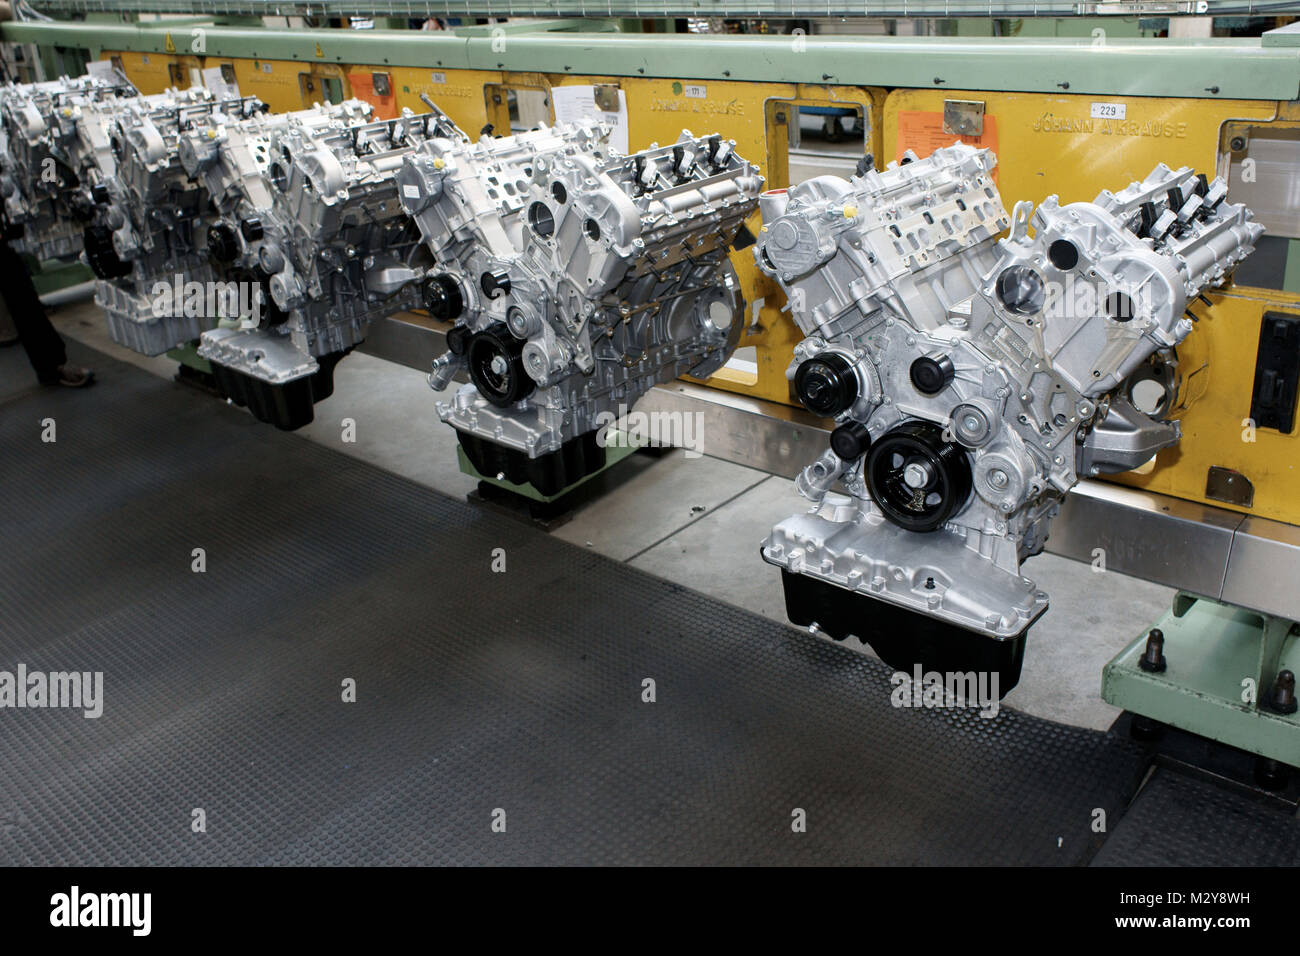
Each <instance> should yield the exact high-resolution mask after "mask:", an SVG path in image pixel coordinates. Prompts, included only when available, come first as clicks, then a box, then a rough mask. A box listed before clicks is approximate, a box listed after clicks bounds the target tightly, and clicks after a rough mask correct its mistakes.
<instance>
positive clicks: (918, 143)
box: [894, 110, 998, 182]
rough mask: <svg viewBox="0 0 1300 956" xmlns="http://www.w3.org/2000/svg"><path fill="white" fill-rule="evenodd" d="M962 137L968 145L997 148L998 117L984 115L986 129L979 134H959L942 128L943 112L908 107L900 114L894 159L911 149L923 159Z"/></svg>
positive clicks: (898, 158) (980, 147) (995, 177)
mask: <svg viewBox="0 0 1300 956" xmlns="http://www.w3.org/2000/svg"><path fill="white" fill-rule="evenodd" d="M958 140H961V141H962V142H963V143H966V144H967V145H970V146H974V147H976V148H979V149H991V150H993V152H994V153H996V152H997V151H998V121H997V118H996V117H993V116H989V115H988V114H987V113H986V114H985V115H984V132H983V133H981V134H980V135H979V136H958V135H957V134H955V133H945V132H944V130H943V113H937V112H935V113H932V112H926V111H924V110H906V111H902V112H900V113H899V114H898V146H897V149H896V150H895V155H894V159H895V160H900V159H902V158H903V153H904V152H906V151H907V150H909V149H910V150H912V152H914V153H916V155H917V156H918V157H919V158H921V159H924V158H925V157H927V156H929V155H930V154H931V153H933V152H934V151H935V150H936V149H939V148H940V147H942V146H951V145H952V144H953V143H955V142H957V141H958ZM997 174H998V171H997V168H996V167H994V170H993V178H994V181H995V182H996V181H997Z"/></svg>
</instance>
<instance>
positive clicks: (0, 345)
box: [0, 335, 20, 349]
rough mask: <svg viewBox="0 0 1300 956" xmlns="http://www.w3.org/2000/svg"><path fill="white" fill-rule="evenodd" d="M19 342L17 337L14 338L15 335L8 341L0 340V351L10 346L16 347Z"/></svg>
mask: <svg viewBox="0 0 1300 956" xmlns="http://www.w3.org/2000/svg"><path fill="white" fill-rule="evenodd" d="M19 341H20V340H19V338H18V336H16V335H15V336H13V337H12V338H8V339H0V349H7V348H9V347H10V346H11V345H17V344H18V342H19Z"/></svg>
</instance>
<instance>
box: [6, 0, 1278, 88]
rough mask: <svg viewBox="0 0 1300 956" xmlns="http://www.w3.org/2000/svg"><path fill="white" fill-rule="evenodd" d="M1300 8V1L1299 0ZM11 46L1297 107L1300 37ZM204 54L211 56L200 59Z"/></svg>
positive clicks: (175, 41)
mask: <svg viewBox="0 0 1300 956" xmlns="http://www.w3.org/2000/svg"><path fill="white" fill-rule="evenodd" d="M1296 2H1297V3H1300V0H1296ZM0 38H3V39H5V40H10V41H15V42H19V43H35V44H41V45H50V46H55V47H63V48H68V49H78V48H79V49H83V50H86V51H87V52H88V53H89V54H90V55H91V56H93V57H98V55H99V53H100V51H103V50H130V51H137V52H142V53H161V54H191V53H192V54H199V55H203V56H209V57H212V56H226V57H252V58H266V59H280V60H299V61H302V62H308V63H310V62H317V63H349V64H372V65H377V66H378V65H393V66H411V67H425V68H429V69H434V70H437V69H457V68H459V69H478V70H490V71H495V70H506V71H524V72H540V73H556V74H564V73H581V74H584V75H588V76H629V77H662V78H671V79H679V78H690V79H718V80H755V81H770V80H772V79H773V78H776V77H779V78H780V79H781V80H782V81H783V82H786V83H813V84H832V85H860V86H881V87H888V88H912V89H946V90H964V89H974V90H989V91H999V90H1000V91H1017V92H1044V93H1061V92H1069V93H1086V94H1112V95H1117V96H1176V97H1190V98H1203V99H1255V100H1258V99H1263V100H1290V99H1295V98H1296V97H1297V95H1298V94H1300V46H1298V45H1297V44H1300V34H1294V33H1283V32H1282V31H1275V32H1274V33H1270V34H1268V35H1266V36H1264V37H1263V38H1253V39H1250V38H1246V39H1213V40H1176V39H1112V40H1105V41H1104V42H1097V41H1095V40H1088V39H1058V38H1047V39H1026V38H995V37H985V38H980V37H849V36H812V37H798V38H793V39H792V38H791V37H789V36H715V35H696V34H672V35H668V34H639V33H586V32H573V31H557V30H554V29H546V28H539V29H536V30H520V31H518V32H511V33H509V34H508V35H504V36H496V35H489V34H488V33H487V32H486V31H485V30H484V29H483V28H477V29H474V30H469V31H465V32H452V31H437V32H430V31H424V30H340V29H323V30H308V29H294V30H290V29H279V28H270V27H244V26H220V25H214V26H203V25H196V24H194V23H192V22H189V21H186V22H182V23H179V24H177V23H174V22H169V21H160V22H155V23H152V24H147V25H146V24H141V25H136V24H113V23H58V22H33V21H27V22H21V23H19V22H11V23H7V24H4V25H3V27H2V28H0ZM200 45H201V49H200Z"/></svg>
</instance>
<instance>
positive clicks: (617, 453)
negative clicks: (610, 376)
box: [456, 428, 646, 504]
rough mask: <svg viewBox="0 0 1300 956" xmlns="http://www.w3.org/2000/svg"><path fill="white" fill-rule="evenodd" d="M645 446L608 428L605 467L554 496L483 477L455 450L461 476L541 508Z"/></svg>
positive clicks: (460, 449)
mask: <svg viewBox="0 0 1300 956" xmlns="http://www.w3.org/2000/svg"><path fill="white" fill-rule="evenodd" d="M645 444H646V443H645V442H644V441H641V440H639V439H637V438H633V437H632V436H630V435H628V434H627V433H626V432H623V431H618V430H616V429H613V428H611V429H610V430H609V431H608V432H607V442H606V445H605V464H604V466H603V467H601V468H598V469H597V470H595V471H593V472H592V473H591V474H589V475H584V476H583V477H582V478H580V479H579V480H578V481H575V482H574V483H573V484H571V485H566V486H565V487H564V488H561V489H560V490H559V491H557V492H555V494H551V495H544V494H542V493H541V492H540V491H538V490H537V489H536V488H534V487H533V486H532V485H530V484H526V483H525V484H516V483H515V482H513V481H507V480H506V479H504V478H498V477H497V476H496V475H485V474H482V473H481V472H480V471H479V470H478V469H477V468H475V467H474V465H473V464H472V463H471V462H470V460H469V457H468V456H467V455H466V454H465V450H464V449H463V448H461V447H460V445H457V446H456V460H457V461H458V462H460V470H461V473H462V474H466V475H469V476H470V477H471V478H474V479H476V480H477V481H479V482H480V483H482V484H487V485H492V486H494V487H496V488H499V489H501V490H502V491H506V492H509V493H510V494H512V495H518V496H519V497H521V498H528V499H530V500H532V501H536V502H540V503H542V504H552V503H553V502H556V501H559V500H560V499H561V498H563V497H565V496H566V495H569V494H572V493H573V492H574V491H576V490H577V489H578V488H581V487H582V486H583V485H585V484H587V482H589V481H591V480H592V479H593V478H596V477H598V476H600V475H603V474H604V473H605V472H607V471H609V470H610V469H611V468H613V467H614V466H615V465H617V464H618V463H619V462H620V461H622V460H623V459H624V458H626V457H627V456H628V455H630V454H632V453H633V452H634V451H637V450H638V449H640V448H643V447H645Z"/></svg>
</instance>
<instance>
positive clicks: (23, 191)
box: [0, 74, 140, 262]
mask: <svg viewBox="0 0 1300 956" xmlns="http://www.w3.org/2000/svg"><path fill="white" fill-rule="evenodd" d="M139 102H140V97H139V96H138V94H137V93H136V89H135V87H134V86H132V85H131V83H130V82H129V81H128V80H127V79H126V77H124V76H121V75H120V74H119V75H117V76H114V77H102V76H79V77H75V78H69V77H62V78H60V79H58V80H50V81H46V82H40V83H26V84H18V85H12V86H3V87H0V128H2V132H0V138H2V139H3V141H4V142H3V143H2V144H0V146H2V147H3V148H2V149H0V155H3V157H4V160H3V163H4V166H3V171H2V172H0V196H3V197H4V226H5V228H4V233H5V238H7V239H8V240H9V241H10V242H12V243H13V244H14V248H15V249H16V250H17V251H18V252H21V253H26V254H27V255H30V256H32V257H33V258H35V259H36V260H37V261H41V262H43V261H63V262H68V261H72V260H74V259H76V258H77V256H78V255H80V253H81V248H82V230H83V227H84V221H85V219H87V218H88V217H89V210H88V205H89V204H88V199H87V197H86V196H85V190H86V189H88V188H89V182H88V174H89V173H90V169H91V167H93V166H95V165H96V164H97V163H99V162H102V161H104V160H105V159H106V157H105V156H103V154H102V153H100V152H99V151H98V147H99V146H100V145H102V142H103V135H102V134H103V127H104V124H105V123H106V117H108V116H110V115H112V113H113V112H114V111H115V110H118V109H127V108H136V107H138V106H139Z"/></svg>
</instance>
